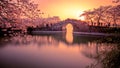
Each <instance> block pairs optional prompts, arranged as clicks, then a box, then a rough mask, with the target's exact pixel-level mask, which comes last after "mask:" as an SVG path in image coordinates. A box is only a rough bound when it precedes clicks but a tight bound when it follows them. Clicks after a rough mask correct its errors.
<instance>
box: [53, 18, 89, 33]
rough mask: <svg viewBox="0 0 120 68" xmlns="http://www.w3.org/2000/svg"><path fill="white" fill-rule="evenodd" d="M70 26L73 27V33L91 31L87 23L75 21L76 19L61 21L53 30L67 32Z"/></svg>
mask: <svg viewBox="0 0 120 68" xmlns="http://www.w3.org/2000/svg"><path fill="white" fill-rule="evenodd" d="M68 24H71V25H72V26H73V31H75V32H86V31H89V26H88V24H87V23H85V22H82V21H80V20H74V19H67V20H64V21H61V22H59V23H56V24H54V25H53V26H52V30H59V31H65V30H66V26H67V25H68Z"/></svg>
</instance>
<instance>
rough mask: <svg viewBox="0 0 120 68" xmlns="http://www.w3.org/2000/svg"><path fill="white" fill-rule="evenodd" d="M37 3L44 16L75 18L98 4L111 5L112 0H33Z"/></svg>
mask: <svg viewBox="0 0 120 68" xmlns="http://www.w3.org/2000/svg"><path fill="white" fill-rule="evenodd" d="M33 1H35V2H36V3H38V4H39V5H40V6H39V7H40V9H41V10H42V11H43V12H44V13H45V15H44V16H46V17H47V16H48V15H49V16H59V17H60V18H61V19H66V18H75V19H78V18H79V15H80V14H81V13H82V12H83V11H84V10H88V9H92V8H96V7H99V6H100V5H111V4H112V0H33Z"/></svg>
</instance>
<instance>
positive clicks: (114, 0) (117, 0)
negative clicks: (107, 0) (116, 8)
mask: <svg viewBox="0 0 120 68" xmlns="http://www.w3.org/2000/svg"><path fill="white" fill-rule="evenodd" d="M112 2H113V3H119V2H120V0H113V1H112Z"/></svg>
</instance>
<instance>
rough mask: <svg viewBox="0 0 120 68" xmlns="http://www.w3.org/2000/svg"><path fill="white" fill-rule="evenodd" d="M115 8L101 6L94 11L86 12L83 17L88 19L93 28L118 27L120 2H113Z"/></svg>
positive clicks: (117, 0)
mask: <svg viewBox="0 0 120 68" xmlns="http://www.w3.org/2000/svg"><path fill="white" fill-rule="evenodd" d="M113 2H114V3H115V4H116V5H114V6H100V7H99V8H94V9H92V10H87V11H84V13H83V14H82V15H81V16H84V17H85V18H86V21H87V22H88V23H89V24H90V25H91V26H108V27H110V26H115V27H117V26H118V23H119V24H120V5H119V4H117V3H119V0H116V1H113Z"/></svg>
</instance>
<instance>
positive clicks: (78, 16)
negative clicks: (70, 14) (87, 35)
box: [76, 11, 85, 21]
mask: <svg viewBox="0 0 120 68" xmlns="http://www.w3.org/2000/svg"><path fill="white" fill-rule="evenodd" d="M83 13H84V12H83V11H79V12H77V13H76V17H77V19H78V20H82V21H84V20H85V17H84V16H80V15H81V14H83Z"/></svg>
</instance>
